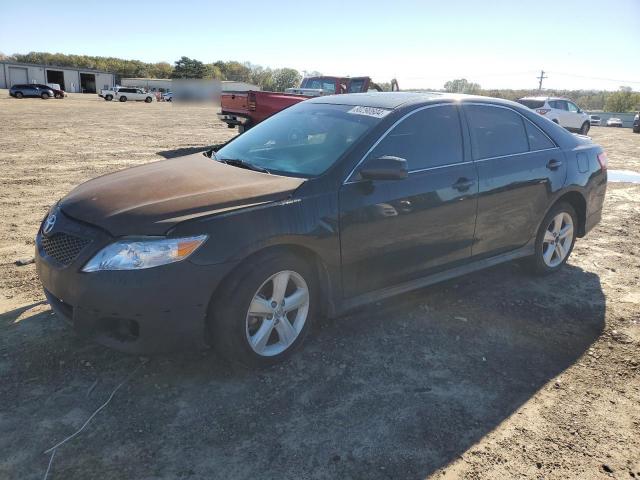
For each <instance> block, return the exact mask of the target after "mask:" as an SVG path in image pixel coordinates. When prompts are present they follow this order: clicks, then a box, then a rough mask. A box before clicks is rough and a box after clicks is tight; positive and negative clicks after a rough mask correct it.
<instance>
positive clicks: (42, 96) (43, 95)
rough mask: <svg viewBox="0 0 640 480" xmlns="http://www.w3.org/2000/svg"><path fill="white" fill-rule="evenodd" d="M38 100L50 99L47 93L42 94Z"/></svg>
mask: <svg viewBox="0 0 640 480" xmlns="http://www.w3.org/2000/svg"><path fill="white" fill-rule="evenodd" d="M40 98H41V99H43V100H49V99H50V98H51V97H50V96H49V94H48V93H46V92H42V94H41V95H40Z"/></svg>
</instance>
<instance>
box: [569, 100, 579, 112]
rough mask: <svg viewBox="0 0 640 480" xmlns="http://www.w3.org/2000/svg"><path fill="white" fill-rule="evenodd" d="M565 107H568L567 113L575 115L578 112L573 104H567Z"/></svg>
mask: <svg viewBox="0 0 640 480" xmlns="http://www.w3.org/2000/svg"><path fill="white" fill-rule="evenodd" d="M567 105H568V107H569V111H570V112H573V113H577V112H578V110H579V109H578V106H577V105H576V104H575V103H572V102H567Z"/></svg>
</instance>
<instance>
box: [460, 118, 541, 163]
mask: <svg viewBox="0 0 640 480" xmlns="http://www.w3.org/2000/svg"><path fill="white" fill-rule="evenodd" d="M465 108H466V111H467V115H468V118H469V128H470V130H471V147H472V149H473V158H475V159H476V160H480V159H483V158H491V157H501V156H503V155H512V154H515V153H524V152H526V151H528V150H529V143H528V141H527V135H526V133H525V129H524V124H523V122H522V118H521V117H520V115H518V114H517V113H516V112H514V111H513V110H509V109H507V108H501V107H489V106H484V105H468V106H466V107H465Z"/></svg>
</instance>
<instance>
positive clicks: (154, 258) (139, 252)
mask: <svg viewBox="0 0 640 480" xmlns="http://www.w3.org/2000/svg"><path fill="white" fill-rule="evenodd" d="M206 239H207V235H199V236H197V237H184V238H158V239H149V240H140V239H132V240H119V241H117V242H114V243H112V244H111V245H107V246H106V247H104V248H103V249H102V250H100V251H99V252H98V253H96V254H95V255H94V257H93V258H92V259H91V260H89V261H88V262H87V264H86V265H85V266H84V267H83V268H82V271H83V272H97V271H100V270H141V269H143V268H151V267H157V266H159V265H166V264H168V263H173V262H179V261H180V260H184V259H185V258H187V257H188V256H189V255H191V254H192V253H193V252H195V251H196V249H197V248H198V247H199V246H200V245H202V244H203V243H204V241H205V240H206Z"/></svg>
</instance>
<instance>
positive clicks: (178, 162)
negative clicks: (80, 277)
mask: <svg viewBox="0 0 640 480" xmlns="http://www.w3.org/2000/svg"><path fill="white" fill-rule="evenodd" d="M303 182H304V179H302V178H292V177H282V176H277V175H269V174H266V173H260V172H255V171H252V170H246V169H243V168H238V167H233V166H230V165H225V164H223V163H220V162H217V161H215V160H212V159H210V158H208V157H206V156H205V155H203V154H202V153H197V154H194V155H188V156H184V157H178V158H174V159H170V160H161V161H158V162H153V163H149V164H146V165H141V166H139V167H134V168H129V169H126V170H122V171H120V172H116V173H112V174H109V175H104V176H102V177H98V178H95V179H93V180H89V181H88V182H86V183H83V184H82V185H80V186H78V187H76V188H75V189H74V190H72V191H71V192H70V193H69V194H68V195H67V196H66V197H64V198H63V199H62V200H61V201H60V205H59V206H60V208H61V209H62V211H63V212H64V213H65V214H67V215H68V216H70V217H73V218H75V219H77V220H80V221H84V222H87V223H91V224H93V225H97V226H99V227H101V228H103V229H105V230H107V231H108V232H109V233H111V234H112V235H115V236H122V235H163V234H165V233H166V232H167V231H168V230H169V229H170V228H172V227H173V226H174V225H176V224H177V223H179V222H182V221H185V220H189V219H192V218H198V217H202V216H206V215H212V214H216V213H221V212H226V211H230V210H234V209H238V208H243V207H248V206H253V205H260V204H264V203H268V202H273V201H278V200H284V199H286V198H287V197H289V196H290V195H291V193H293V191H295V190H296V189H297V188H298V187H299V186H300V185H301V184H302V183H303Z"/></svg>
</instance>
